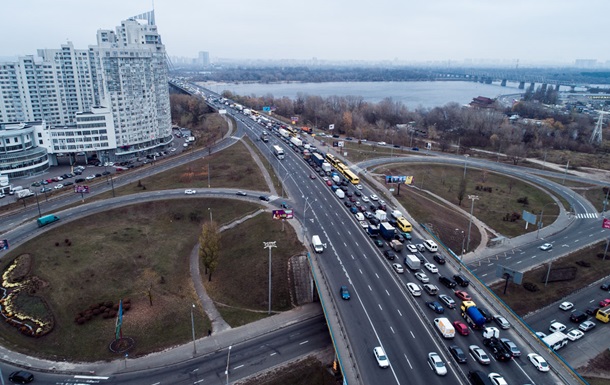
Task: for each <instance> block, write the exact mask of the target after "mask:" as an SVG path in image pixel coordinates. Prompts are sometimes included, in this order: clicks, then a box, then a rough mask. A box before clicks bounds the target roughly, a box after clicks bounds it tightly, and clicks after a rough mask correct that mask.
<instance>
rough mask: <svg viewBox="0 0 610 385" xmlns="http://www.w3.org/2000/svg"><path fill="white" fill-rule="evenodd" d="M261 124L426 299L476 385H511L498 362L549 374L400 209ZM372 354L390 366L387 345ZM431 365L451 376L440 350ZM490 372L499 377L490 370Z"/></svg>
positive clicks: (335, 163)
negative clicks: (304, 165)
mask: <svg viewBox="0 0 610 385" xmlns="http://www.w3.org/2000/svg"><path fill="white" fill-rule="evenodd" d="M259 123H260V122H259ZM260 125H261V126H263V127H264V128H265V129H264V130H262V131H261V133H260V137H259V139H260V140H262V141H263V142H269V140H270V136H271V134H274V135H275V136H276V137H277V138H278V139H279V140H280V144H276V145H272V149H273V150H272V151H273V153H274V155H275V156H276V157H277V158H278V159H280V160H282V159H284V158H285V156H286V154H285V152H284V147H286V148H290V149H291V150H292V151H294V152H296V153H298V154H299V155H302V156H303V158H304V159H305V160H306V162H307V163H308V164H309V165H310V166H311V169H312V171H311V173H310V179H312V180H314V179H319V180H320V181H321V182H322V183H324V184H325V185H326V186H327V187H328V188H329V189H330V190H331V191H332V192H333V194H334V195H335V197H336V198H337V199H338V200H339V201H341V202H342V205H343V206H344V207H345V208H346V209H347V210H348V211H349V212H350V213H351V214H352V215H353V217H354V219H355V220H356V221H357V222H358V224H359V227H360V228H361V229H362V231H363V232H364V233H365V234H366V235H367V236H368V237H369V238H370V240H371V242H373V244H374V245H375V246H376V247H377V248H378V249H379V250H380V252H381V253H382V255H383V256H384V258H385V259H387V260H388V262H389V263H390V266H391V268H392V269H393V271H394V272H395V273H396V274H397V276H398V277H400V278H401V280H402V282H403V283H404V287H406V288H407V291H408V292H409V293H410V294H411V296H412V297H413V298H414V299H416V300H417V301H421V302H420V306H422V307H424V308H427V309H428V315H429V317H430V318H431V321H432V324H433V325H434V327H435V328H436V330H437V332H438V333H439V334H440V335H441V336H442V337H443V338H444V339H446V340H447V342H448V344H447V345H448V346H447V350H448V351H449V353H450V354H451V356H452V357H453V359H454V360H455V362H456V363H458V364H460V365H464V366H465V367H466V369H465V372H466V373H467V375H468V377H469V378H470V380H471V382H473V383H481V384H486V383H491V384H506V383H507V382H506V381H507V380H505V379H504V377H503V375H502V374H501V373H502V372H503V370H504V368H503V367H502V366H500V365H498V366H496V365H497V364H496V362H513V361H515V362H518V363H519V364H518V365H519V366H520V367H522V366H523V361H525V362H530V363H531V364H530V365H532V367H533V368H535V369H537V370H538V371H540V372H541V373H544V372H547V371H549V365H548V363H547V362H546V361H545V360H544V358H543V357H542V356H540V355H538V354H537V353H535V352H529V353H527V352H523V353H522V351H521V348H520V347H519V345H518V343H517V342H515V341H516V338H514V337H512V336H511V335H510V334H511V333H510V332H509V329H510V328H511V325H510V323H509V322H508V320H507V319H506V318H505V317H504V316H502V315H500V314H495V313H492V312H490V311H489V310H488V309H487V308H486V307H484V306H478V305H477V303H476V302H475V301H474V300H473V298H472V297H471V295H470V294H469V293H468V291H467V290H468V287H469V284H470V281H469V280H468V279H467V278H466V276H465V275H464V274H460V273H456V274H452V273H451V272H450V271H449V268H448V267H446V266H445V265H446V260H445V257H443V255H442V254H441V253H439V248H438V245H437V244H436V243H435V242H434V241H433V240H430V239H417V238H415V237H414V236H412V230H413V229H412V225H411V224H410V223H409V221H408V220H407V219H406V218H405V217H404V216H403V215H402V213H401V212H400V211H399V210H395V209H392V208H391V207H389V205H388V204H387V203H386V202H385V201H384V200H382V199H380V198H379V197H378V196H377V195H376V194H375V193H374V192H369V191H368V189H365V188H364V186H363V185H362V184H360V181H359V179H358V178H357V177H356V176H355V174H354V173H352V172H351V171H350V170H349V168H348V167H347V166H345V165H344V164H343V163H341V162H340V161H339V160H338V159H336V158H335V157H334V156H333V155H332V154H324V153H322V152H320V151H319V150H318V149H317V148H316V147H315V146H313V145H311V144H309V143H308V142H307V139H305V138H304V137H303V136H300V135H299V134H298V133H297V132H296V130H294V129H292V128H291V127H290V126H287V125H280V124H274V123H267V122H265V121H262V123H261V124H260ZM282 142H283V145H282ZM312 245H313V247H314V249H316V250H319V251H320V252H321V251H322V250H323V247H322V246H321V245H322V242H321V241H320V238H319V236H318V235H314V236H313V237H312ZM337 292H338V294H339V296H340V298H341V299H342V300H346V301H347V300H350V299H352V298H353V294H351V293H350V289H349V286H348V285H346V284H345V283H341V284H339V285H338V287H337ZM456 335H459V336H458V337H456ZM372 348H373V347H372ZM373 355H374V357H375V359H376V361H377V363H378V364H379V366H381V367H386V366H389V362H390V361H389V358H388V357H387V356H386V353H385V351H383V348H382V347H374V349H373ZM428 364H429V366H430V368H431V370H433V371H434V372H435V373H436V374H438V375H441V376H443V375H446V374H447V365H446V364H445V363H444V362H443V360H442V359H441V357H440V356H439V355H438V354H437V353H436V352H430V355H429V357H428ZM501 365H503V364H501ZM490 367H491V368H492V371H491V372H488V371H489V369H487V368H490ZM523 374H525V372H523ZM525 376H526V377H527V379H526V381H532V382H533V380H532V378H531V377H530V376H528V375H527V374H525ZM543 378H544V377H543Z"/></svg>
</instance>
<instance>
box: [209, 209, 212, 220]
mask: <svg viewBox="0 0 610 385" xmlns="http://www.w3.org/2000/svg"><path fill="white" fill-rule="evenodd" d="M208 211H209V212H210V223H212V209H211V208H209V207H208Z"/></svg>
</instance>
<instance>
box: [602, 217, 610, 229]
mask: <svg viewBox="0 0 610 385" xmlns="http://www.w3.org/2000/svg"><path fill="white" fill-rule="evenodd" d="M602 229H610V219H607V218H604V221H603V222H602Z"/></svg>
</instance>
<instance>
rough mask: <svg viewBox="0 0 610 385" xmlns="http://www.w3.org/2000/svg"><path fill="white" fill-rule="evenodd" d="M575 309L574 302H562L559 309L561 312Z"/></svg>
mask: <svg viewBox="0 0 610 385" xmlns="http://www.w3.org/2000/svg"><path fill="white" fill-rule="evenodd" d="M573 307H574V304H573V303H572V302H562V303H561V305H559V308H560V309H561V310H570V309H571V308H573Z"/></svg>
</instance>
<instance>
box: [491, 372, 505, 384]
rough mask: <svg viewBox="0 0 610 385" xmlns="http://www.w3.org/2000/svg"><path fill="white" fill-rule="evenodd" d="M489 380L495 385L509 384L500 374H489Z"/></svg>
mask: <svg viewBox="0 0 610 385" xmlns="http://www.w3.org/2000/svg"><path fill="white" fill-rule="evenodd" d="M488 377H489V380H490V381H491V382H492V383H493V384H494V385H508V382H506V380H505V379H504V377H502V376H501V375H500V374H498V373H489V376H488Z"/></svg>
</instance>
